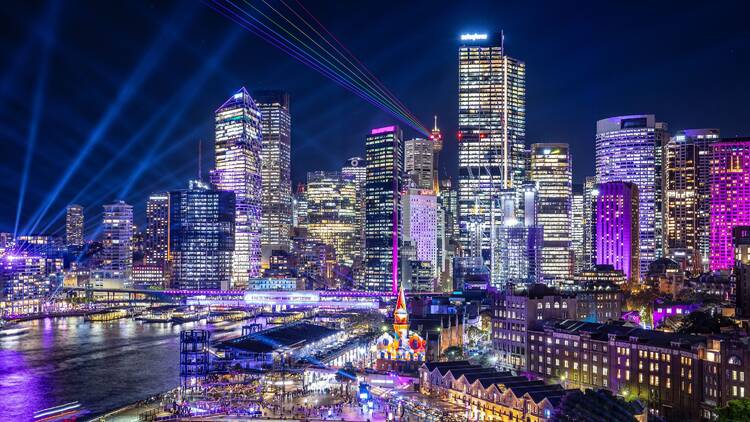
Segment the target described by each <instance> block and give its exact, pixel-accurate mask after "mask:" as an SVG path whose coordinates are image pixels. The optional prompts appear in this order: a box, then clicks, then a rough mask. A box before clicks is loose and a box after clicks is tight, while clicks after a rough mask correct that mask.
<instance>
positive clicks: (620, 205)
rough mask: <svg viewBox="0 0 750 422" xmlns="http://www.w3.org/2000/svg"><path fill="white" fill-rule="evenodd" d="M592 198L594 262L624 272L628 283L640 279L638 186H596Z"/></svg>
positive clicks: (604, 184)
mask: <svg viewBox="0 0 750 422" xmlns="http://www.w3.org/2000/svg"><path fill="white" fill-rule="evenodd" d="M598 190H599V195H598V196H597V197H596V263H597V264H599V265H600V264H609V265H612V266H614V267H615V269H617V270H622V272H624V273H625V278H627V279H628V281H629V282H631V283H637V282H638V281H639V279H640V269H641V266H640V264H639V254H640V248H639V245H640V244H641V243H640V242H639V239H638V226H639V218H638V217H639V216H638V213H639V212H640V208H639V204H642V202H639V198H638V196H639V193H638V187H637V186H636V185H635V184H634V183H630V182H608V183H601V184H599V186H598Z"/></svg>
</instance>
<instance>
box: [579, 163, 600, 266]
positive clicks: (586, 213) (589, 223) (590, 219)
mask: <svg viewBox="0 0 750 422" xmlns="http://www.w3.org/2000/svg"><path fill="white" fill-rule="evenodd" d="M598 194H599V190H598V189H597V188H596V177H593V176H589V177H586V178H585V179H584V182H583V265H584V268H583V269H584V270H587V269H589V268H591V266H592V265H594V264H595V263H596V196H597V195H598Z"/></svg>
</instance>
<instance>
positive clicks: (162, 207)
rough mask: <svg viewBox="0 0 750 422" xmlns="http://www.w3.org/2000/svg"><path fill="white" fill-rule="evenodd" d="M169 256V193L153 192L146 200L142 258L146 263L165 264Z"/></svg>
mask: <svg viewBox="0 0 750 422" xmlns="http://www.w3.org/2000/svg"><path fill="white" fill-rule="evenodd" d="M168 257H169V194H168V193H166V192H164V193H154V194H152V195H150V196H149V197H148V201H146V238H145V245H144V254H143V260H144V262H145V264H147V265H157V266H158V265H161V266H163V265H164V264H166V262H167V260H168Z"/></svg>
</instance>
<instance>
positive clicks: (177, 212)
mask: <svg viewBox="0 0 750 422" xmlns="http://www.w3.org/2000/svg"><path fill="white" fill-rule="evenodd" d="M235 197H236V196H235V194H234V192H228V191H218V190H214V189H211V188H210V187H209V186H208V185H207V184H205V183H202V182H200V181H192V182H190V186H189V188H188V189H184V190H178V191H173V192H170V193H169V198H170V200H169V212H170V220H169V232H170V237H169V249H170V252H171V256H172V286H173V287H174V288H177V289H191V290H193V289H194V290H199V289H227V288H229V287H230V281H231V278H232V268H233V267H232V259H233V255H234V251H235V247H234V239H235V237H234V234H235V224H234V219H235V218H236V204H235Z"/></svg>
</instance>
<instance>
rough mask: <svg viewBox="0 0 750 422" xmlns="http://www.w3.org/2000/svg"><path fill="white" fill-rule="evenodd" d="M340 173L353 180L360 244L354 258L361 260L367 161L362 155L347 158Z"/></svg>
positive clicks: (362, 256) (363, 238)
mask: <svg viewBox="0 0 750 422" xmlns="http://www.w3.org/2000/svg"><path fill="white" fill-rule="evenodd" d="M341 174H344V175H349V176H351V177H352V178H353V180H354V189H355V191H356V194H357V205H356V210H357V217H356V218H357V219H356V224H357V238H358V241H359V245H360V246H359V248H358V249H357V253H356V258H357V259H358V260H359V261H363V260H364V251H365V182H366V180H367V163H365V160H364V159H363V158H362V157H352V158H349V159H348V160H346V162H345V163H344V167H342V168H341Z"/></svg>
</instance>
